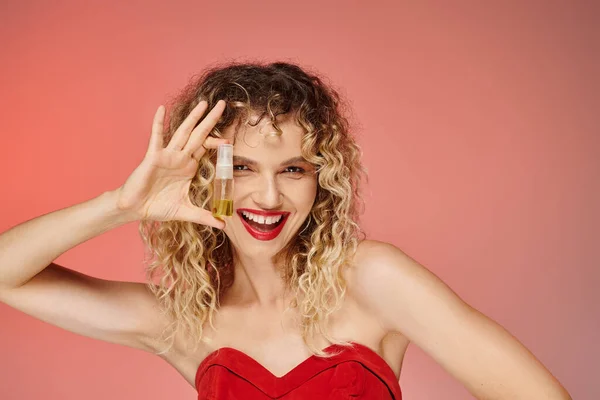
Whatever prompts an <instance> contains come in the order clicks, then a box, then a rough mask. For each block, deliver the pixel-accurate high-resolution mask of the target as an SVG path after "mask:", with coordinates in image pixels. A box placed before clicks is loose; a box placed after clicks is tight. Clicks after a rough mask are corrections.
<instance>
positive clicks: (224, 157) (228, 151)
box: [217, 144, 233, 166]
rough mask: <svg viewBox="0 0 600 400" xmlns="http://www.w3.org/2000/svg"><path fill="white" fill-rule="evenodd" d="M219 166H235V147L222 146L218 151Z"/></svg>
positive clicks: (229, 145) (230, 145)
mask: <svg viewBox="0 0 600 400" xmlns="http://www.w3.org/2000/svg"><path fill="white" fill-rule="evenodd" d="M217 165H222V166H229V165H231V166H233V145H232V144H220V145H219V147H218V150H217Z"/></svg>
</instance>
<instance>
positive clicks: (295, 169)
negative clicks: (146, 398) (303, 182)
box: [286, 167, 305, 174]
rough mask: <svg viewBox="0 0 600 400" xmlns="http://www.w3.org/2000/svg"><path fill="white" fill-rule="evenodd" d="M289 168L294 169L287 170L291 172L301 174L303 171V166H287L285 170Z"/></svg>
mask: <svg viewBox="0 0 600 400" xmlns="http://www.w3.org/2000/svg"><path fill="white" fill-rule="evenodd" d="M289 169H293V170H294V171H288V172H291V173H293V174H303V173H304V172H305V171H304V168H300V167H287V168H286V170H289Z"/></svg>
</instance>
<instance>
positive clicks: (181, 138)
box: [167, 100, 208, 150]
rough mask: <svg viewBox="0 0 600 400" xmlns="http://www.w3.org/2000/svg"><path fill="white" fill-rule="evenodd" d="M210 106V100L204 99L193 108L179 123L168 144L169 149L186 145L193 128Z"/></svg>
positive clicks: (178, 148)
mask: <svg viewBox="0 0 600 400" xmlns="http://www.w3.org/2000/svg"><path fill="white" fill-rule="evenodd" d="M207 108H208V102H206V101H205V100H202V101H201V102H200V103H198V104H196V107H194V108H193V109H192V111H191V112H190V114H189V115H188V116H187V118H186V119H185V120H184V121H183V122H182V123H181V125H179V127H178V128H177V130H176V131H175V133H174V134H173V137H172V138H171V141H170V142H169V144H168V145H167V148H168V149H171V150H181V149H183V147H184V146H185V144H186V143H187V141H188V138H189V136H190V132H191V131H192V128H194V126H195V125H196V124H197V123H198V120H199V119H200V118H201V117H202V116H203V115H204V113H205V112H206V109H207Z"/></svg>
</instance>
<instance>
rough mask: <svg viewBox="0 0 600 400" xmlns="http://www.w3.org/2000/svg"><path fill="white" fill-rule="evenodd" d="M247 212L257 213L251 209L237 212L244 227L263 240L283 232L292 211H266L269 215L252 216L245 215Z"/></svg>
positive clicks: (253, 235)
mask: <svg viewBox="0 0 600 400" xmlns="http://www.w3.org/2000/svg"><path fill="white" fill-rule="evenodd" d="M247 213H250V214H254V215H256V213H252V212H251V211H249V210H245V209H238V210H237V214H238V216H239V217H240V220H241V221H242V224H243V225H244V228H246V231H248V233H249V234H250V235H251V236H252V237H253V238H255V239H257V240H262V241H268V240H273V239H275V238H276V237H277V236H278V235H279V234H280V233H281V231H282V229H283V227H284V225H285V223H286V221H287V219H288V217H289V215H290V213H289V212H287V211H286V212H282V213H266V214H267V215H259V216H255V217H253V218H250V217H248V216H247V215H244V214H247ZM269 214H271V215H269ZM255 220H256V221H255ZM259 221H260V222H259Z"/></svg>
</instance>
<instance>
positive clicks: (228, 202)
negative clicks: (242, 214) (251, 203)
mask: <svg viewBox="0 0 600 400" xmlns="http://www.w3.org/2000/svg"><path fill="white" fill-rule="evenodd" d="M212 215H213V217H215V218H221V219H222V217H231V216H232V215H233V145H232V144H220V145H219V147H218V149H217V165H216V173H215V179H214V182H213V202H212Z"/></svg>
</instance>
